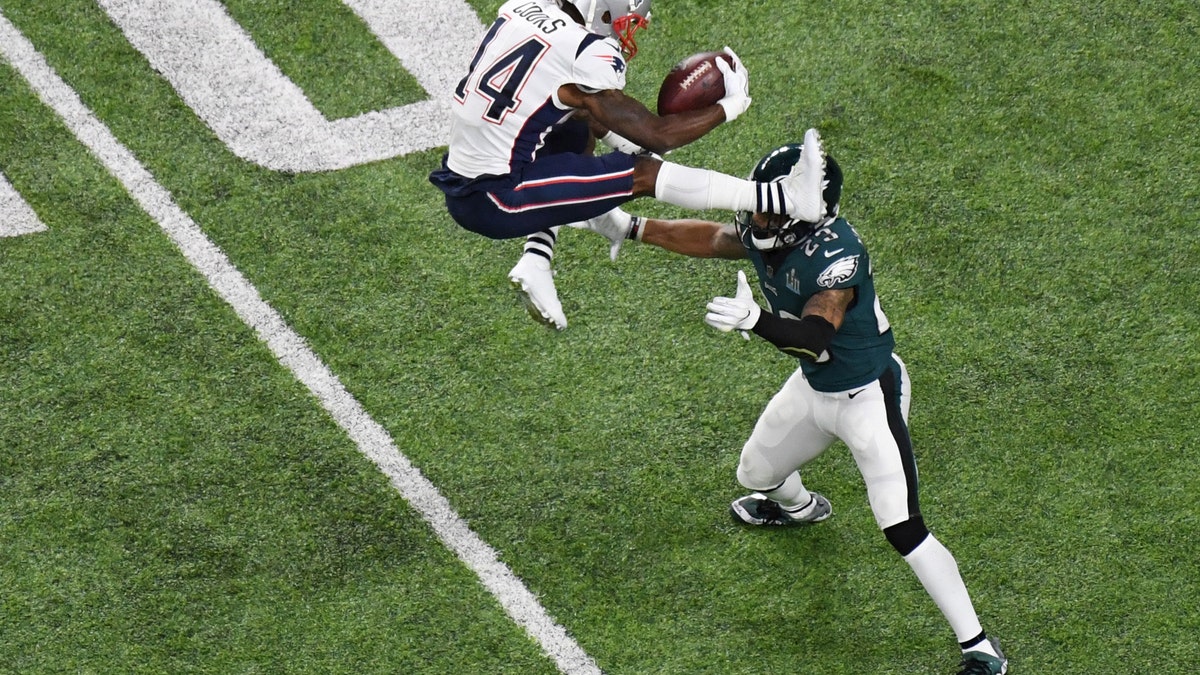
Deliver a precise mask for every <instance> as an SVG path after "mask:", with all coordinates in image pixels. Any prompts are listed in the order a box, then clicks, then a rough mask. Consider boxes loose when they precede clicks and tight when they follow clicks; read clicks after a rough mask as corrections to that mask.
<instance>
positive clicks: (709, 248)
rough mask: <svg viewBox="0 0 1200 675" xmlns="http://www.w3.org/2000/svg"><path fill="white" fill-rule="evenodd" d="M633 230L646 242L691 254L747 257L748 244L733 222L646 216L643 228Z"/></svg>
mask: <svg viewBox="0 0 1200 675" xmlns="http://www.w3.org/2000/svg"><path fill="white" fill-rule="evenodd" d="M632 234H633V238H635V239H637V240H639V241H641V242H643V243H646V244H650V245H652V246H657V247H659V248H662V249H666V250H668V251H671V252H673V253H679V254H681V255H686V256H690V257H692V258H725V259H727V260H739V259H742V258H745V257H746V247H744V246H742V242H741V241H740V240H739V239H738V236H737V230H736V229H734V227H733V225H722V224H721V223H714V222H712V221H708V220H696V219H680V220H659V219H656V218H647V219H645V220H644V221H642V223H641V230H640V231H639V232H635V233H632Z"/></svg>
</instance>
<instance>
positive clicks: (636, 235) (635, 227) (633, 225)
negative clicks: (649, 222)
mask: <svg viewBox="0 0 1200 675" xmlns="http://www.w3.org/2000/svg"><path fill="white" fill-rule="evenodd" d="M642 223H643V221H642V217H641V216H629V233H628V234H626V235H625V238H626V239H632V240H634V241H641V240H642Z"/></svg>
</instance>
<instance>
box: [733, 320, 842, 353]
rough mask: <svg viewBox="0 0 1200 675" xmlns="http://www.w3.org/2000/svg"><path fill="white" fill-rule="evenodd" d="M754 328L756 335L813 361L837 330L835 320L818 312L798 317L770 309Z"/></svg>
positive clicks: (826, 346) (784, 350)
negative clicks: (791, 317)
mask: <svg viewBox="0 0 1200 675" xmlns="http://www.w3.org/2000/svg"><path fill="white" fill-rule="evenodd" d="M753 330H754V334H755V335H757V336H759V337H761V338H762V339H764V340H766V341H767V342H770V343H771V344H773V345H775V347H776V348H777V349H779V351H781V352H783V353H785V354H791V355H792V356H795V357H797V358H801V359H807V360H809V361H816V360H817V359H818V358H820V356H821V353H822V352H824V351H825V350H826V349H828V348H829V343H830V342H833V335H834V334H835V333H837V329H836V328H834V327H833V324H831V323H829V321H828V320H827V319H826V318H825V317H823V316H819V315H817V314H807V315H805V316H804V317H802V318H801V319H800V320H796V319H784V318H782V317H778V316H775V315H774V314H769V313H767V312H763V313H762V315H761V316H759V318H758V323H756V324H755V325H754V328H753Z"/></svg>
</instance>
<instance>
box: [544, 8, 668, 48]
mask: <svg viewBox="0 0 1200 675" xmlns="http://www.w3.org/2000/svg"><path fill="white" fill-rule="evenodd" d="M559 4H561V5H571V6H572V7H574V8H575V9H576V10H578V11H579V14H580V16H582V17H583V25H584V26H585V27H586V28H587V29H588V30H589V31H591V32H593V33H598V34H600V35H603V36H605V37H611V38H613V39H615V40H616V41H617V42H619V43H621V51H622V52H623V53H624V54H625V58H626V59H632V58H633V55H634V54H637V42H636V41H635V40H634V37H633V34H634V33H636V32H637V31H638V29H640V28H645V27H646V26H648V25H650V0H559Z"/></svg>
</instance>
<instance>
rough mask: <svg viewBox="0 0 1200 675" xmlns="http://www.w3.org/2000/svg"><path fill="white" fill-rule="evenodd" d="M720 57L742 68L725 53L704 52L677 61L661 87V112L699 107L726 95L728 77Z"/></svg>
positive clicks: (664, 113) (673, 111)
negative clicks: (719, 66)
mask: <svg viewBox="0 0 1200 675" xmlns="http://www.w3.org/2000/svg"><path fill="white" fill-rule="evenodd" d="M717 59H721V60H723V61H725V63H726V64H727V65H729V66H732V67H734V68H737V67H738V65H737V64H736V62H735V61H734V59H733V58H732V57H730V55H729V54H727V53H725V52H700V53H699V54H692V55H691V56H689V57H687V58H686V59H684V60H682V61H680V62H679V63H677V64H675V67H674V68H671V72H669V73H667V76H666V77H665V78H663V83H662V86H661V87H659V89H658V114H659V115H674V114H675V113H681V112H683V111H685V110H699V109H700V108H705V107H708V106H710V105H713V104H715V103H716V102H717V101H720V100H721V99H722V98H725V76H724V75H723V74H722V73H721V70H720V68H718V67H717Z"/></svg>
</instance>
